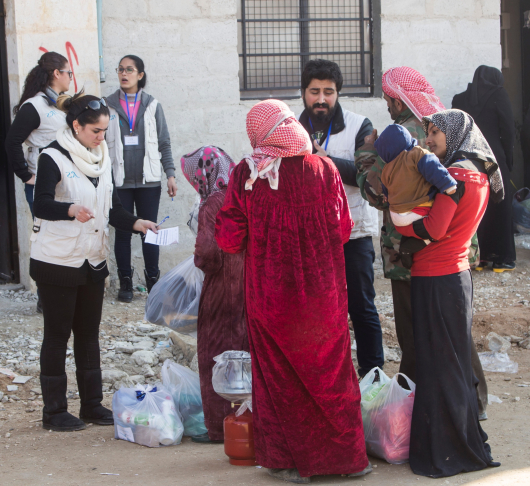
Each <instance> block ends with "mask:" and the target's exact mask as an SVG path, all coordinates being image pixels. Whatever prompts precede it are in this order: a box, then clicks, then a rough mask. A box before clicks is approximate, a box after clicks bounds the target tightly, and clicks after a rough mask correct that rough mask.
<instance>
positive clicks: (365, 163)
mask: <svg viewBox="0 0 530 486" xmlns="http://www.w3.org/2000/svg"><path fill="white" fill-rule="evenodd" d="M395 123H397V124H399V125H401V126H403V127H405V128H406V129H407V130H408V131H409V132H410V134H411V135H412V137H413V138H415V139H416V140H417V141H418V145H419V146H420V147H423V148H427V145H426V144H425V138H426V135H425V132H424V131H423V128H422V126H421V122H420V121H419V120H418V119H417V118H416V117H415V116H414V114H413V113H412V111H410V110H409V109H407V110H405V111H404V112H403V113H401V115H400V116H399V117H398V118H397V119H396V121H395ZM355 166H356V167H357V184H358V185H359V188H360V190H361V194H362V196H363V197H364V198H365V199H366V200H367V201H368V202H369V203H370V205H371V206H373V207H375V208H377V209H379V210H380V211H383V227H382V228H381V241H380V243H381V257H382V260H383V271H384V274H385V277H386V278H390V279H392V280H410V270H408V269H406V268H405V267H403V265H402V264H401V257H400V255H399V244H400V242H401V234H400V233H398V231H397V230H396V228H395V226H394V223H393V222H392V218H391V217H390V211H389V210H388V203H386V202H384V198H383V189H382V185H381V173H382V172H383V167H384V166H385V162H383V160H382V159H381V158H380V157H379V156H378V155H377V151H376V150H375V147H374V146H373V145H372V144H364V145H363V146H362V147H361V148H359V150H357V151H356V152H355ZM478 261H479V253H478V240H477V235H476V234H475V236H473V239H472V240H471V247H470V249H469V263H470V265H471V266H472V267H473V266H475V265H476V264H477V263H478Z"/></svg>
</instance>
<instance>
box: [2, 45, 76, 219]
mask: <svg viewBox="0 0 530 486" xmlns="http://www.w3.org/2000/svg"><path fill="white" fill-rule="evenodd" d="M71 79H72V71H70V64H68V59H66V57H64V56H62V55H61V54H58V53H57V52H46V53H45V54H43V55H42V56H41V58H40V59H39V62H38V63H37V65H36V66H35V67H34V68H33V69H32V70H31V71H30V72H29V74H28V76H27V77H26V81H25V83H24V91H23V93H22V97H21V98H20V101H19V103H18V104H17V105H16V106H15V108H13V114H14V115H15V119H14V120H13V124H12V125H11V128H10V129H9V133H8V134H7V137H6V152H7V158H8V160H9V163H10V164H11V166H12V167H13V171H14V172H15V174H16V175H17V176H18V177H19V178H20V179H21V180H22V182H24V183H25V184H26V187H25V189H26V200H27V201H28V204H29V208H30V211H31V215H32V216H33V188H34V185H35V174H36V173H37V159H38V157H39V153H40V151H41V150H42V149H43V148H44V147H46V146H48V145H49V144H50V143H51V142H53V141H54V140H55V134H56V133H57V130H58V129H59V128H60V127H62V126H63V125H64V124H65V121H64V119H65V114H64V113H63V112H62V111H60V110H58V109H57V106H56V102H57V97H58V96H59V95H60V94H61V93H64V92H66V91H68V89H69V87H70V81H71ZM24 144H25V145H26V146H27V148H28V151H27V156H25V155H24V148H23V146H24Z"/></svg>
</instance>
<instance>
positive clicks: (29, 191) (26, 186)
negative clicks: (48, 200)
mask: <svg viewBox="0 0 530 486" xmlns="http://www.w3.org/2000/svg"><path fill="white" fill-rule="evenodd" d="M34 190H35V186H34V185H32V184H24V192H25V193H26V201H28V205H29V210H30V211H31V217H32V218H34V217H35V216H34V214H33V191H34Z"/></svg>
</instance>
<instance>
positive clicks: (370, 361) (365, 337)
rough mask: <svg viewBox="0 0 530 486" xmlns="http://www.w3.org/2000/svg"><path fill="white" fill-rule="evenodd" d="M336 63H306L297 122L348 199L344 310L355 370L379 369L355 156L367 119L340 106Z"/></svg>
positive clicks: (368, 227)
mask: <svg viewBox="0 0 530 486" xmlns="http://www.w3.org/2000/svg"><path fill="white" fill-rule="evenodd" d="M342 81H343V80H342V73H341V71H340V68H339V66H338V65H337V64H336V63H334V62H332V61H327V60H324V59H315V60H312V61H309V62H308V63H307V64H306V66H305V68H304V71H303V73H302V83H301V84H302V86H301V91H302V99H303V101H304V106H305V110H304V111H303V112H302V114H301V115H300V118H299V120H300V123H301V124H302V125H303V127H304V128H305V129H306V130H307V132H308V133H309V135H310V137H311V140H312V142H313V153H315V154H318V155H320V156H322V157H329V158H330V159H331V160H332V161H333V162H334V163H335V165H336V167H337V169H338V171H339V174H340V176H341V178H342V183H343V184H344V189H345V191H346V195H347V197H348V204H349V206H350V213H351V217H352V219H353V221H354V223H355V226H354V228H353V230H352V232H351V235H350V240H349V241H348V242H347V243H346V244H345V245H344V258H345V261H346V281H347V285H348V312H349V314H350V318H351V320H352V323H353V330H354V332H355V340H356V342H357V361H358V363H359V369H358V373H359V375H360V376H361V377H363V376H364V375H366V373H368V372H369V371H370V370H371V369H372V368H374V367H376V366H378V367H380V368H382V367H383V364H384V355H383V339H382V332H381V323H380V322H379V314H378V313H377V309H376V307H375V304H374V298H375V290H374V267H373V262H374V260H375V251H374V245H373V243H372V237H373V236H377V234H378V215H377V210H375V209H374V208H372V207H371V206H370V205H369V204H368V202H367V201H366V200H364V199H363V197H362V195H361V192H360V190H359V187H358V185H357V181H356V175H357V170H356V168H355V163H354V154H355V151H356V150H357V149H359V148H360V147H361V146H362V145H364V138H365V137H366V136H368V135H370V134H371V133H372V130H373V127H372V123H371V122H370V120H369V119H368V118H366V117H365V116H362V115H358V114H356V113H353V112H351V111H347V110H343V109H342V107H341V106H340V103H339V101H338V98H339V92H340V90H341V88H342Z"/></svg>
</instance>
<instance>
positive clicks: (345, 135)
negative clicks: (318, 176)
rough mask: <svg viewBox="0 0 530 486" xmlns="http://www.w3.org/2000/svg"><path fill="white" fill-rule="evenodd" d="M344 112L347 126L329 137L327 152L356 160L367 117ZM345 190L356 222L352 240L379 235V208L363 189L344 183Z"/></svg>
mask: <svg viewBox="0 0 530 486" xmlns="http://www.w3.org/2000/svg"><path fill="white" fill-rule="evenodd" d="M342 113H343V116H344V124H345V125H346V126H345V128H344V130H342V131H341V132H339V133H335V134H333V135H331V136H330V137H329V143H328V146H327V149H326V152H327V154H328V155H330V156H331V157H337V158H339V159H346V160H355V138H356V137H357V134H358V133H359V130H360V129H361V126H362V124H363V122H364V120H365V119H366V117H364V116H362V115H357V114H356V113H353V112H351V111H347V110H343V111H342ZM324 144H325V142H324ZM344 190H345V191H346V196H347V197H348V205H349V207H350V214H351V217H352V219H353V221H354V223H355V226H354V227H353V230H352V232H351V235H350V240H353V239H357V238H362V237H365V236H377V235H378V234H379V221H378V213H377V209H375V208H373V207H372V206H370V204H368V201H366V199H364V198H363V197H362V195H361V190H360V189H359V188H358V187H355V186H349V185H347V184H344Z"/></svg>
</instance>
